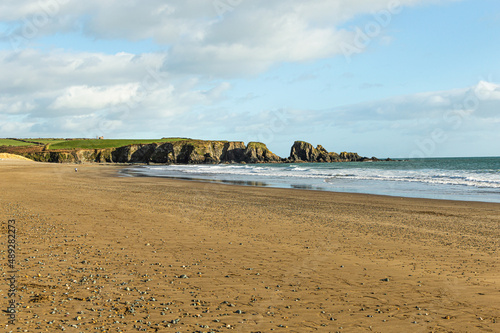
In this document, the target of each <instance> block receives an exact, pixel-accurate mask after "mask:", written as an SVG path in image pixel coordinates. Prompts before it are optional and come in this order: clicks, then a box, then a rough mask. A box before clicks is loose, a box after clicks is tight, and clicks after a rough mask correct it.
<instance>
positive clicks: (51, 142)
mask: <svg viewBox="0 0 500 333" xmlns="http://www.w3.org/2000/svg"><path fill="white" fill-rule="evenodd" d="M29 141H33V142H38V143H41V144H42V145H46V144H55V143H59V142H66V141H67V140H65V139H30V140H29Z"/></svg>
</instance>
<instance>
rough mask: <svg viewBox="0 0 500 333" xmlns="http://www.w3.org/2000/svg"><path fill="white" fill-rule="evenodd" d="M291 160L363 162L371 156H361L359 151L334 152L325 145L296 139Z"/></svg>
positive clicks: (291, 152)
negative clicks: (314, 145) (314, 144)
mask: <svg viewBox="0 0 500 333" xmlns="http://www.w3.org/2000/svg"><path fill="white" fill-rule="evenodd" d="M288 160H289V161H290V162H326V163H329V162H361V161H368V160H370V159H369V158H366V157H361V156H359V155H358V154H357V153H346V152H343V153H340V155H339V154H337V153H333V152H328V151H327V150H326V149H325V148H323V146H321V145H318V146H317V147H316V148H314V147H313V145H311V144H310V143H308V142H304V141H295V143H294V144H293V146H292V149H291V151H290V157H289V158H288Z"/></svg>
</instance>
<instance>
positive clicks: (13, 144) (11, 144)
mask: <svg viewBox="0 0 500 333" xmlns="http://www.w3.org/2000/svg"><path fill="white" fill-rule="evenodd" d="M33 145H34V143H28V142H23V141H18V140H12V139H0V146H9V147H22V146H33Z"/></svg>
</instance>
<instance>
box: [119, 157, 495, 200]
mask: <svg viewBox="0 0 500 333" xmlns="http://www.w3.org/2000/svg"><path fill="white" fill-rule="evenodd" d="M122 173H123V176H149V177H164V178H177V179H186V180H193V181H203V182H216V183H225V184H235V185H247V186H261V187H278V188H294V189H302V190H314V191H333V192H347V193H367V194H378V195H389V196H397V197H412V198H428V199H446V200H463V201H482V202H496V203H500V157H467V158H424V159H409V160H395V161H380V162H341V163H283V164H216V165H206V164H203V165H142V166H133V167H131V168H127V169H124V170H123V171H122Z"/></svg>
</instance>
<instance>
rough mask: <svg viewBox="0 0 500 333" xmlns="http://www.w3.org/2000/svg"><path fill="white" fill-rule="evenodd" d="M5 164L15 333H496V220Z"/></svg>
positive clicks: (487, 213)
mask: <svg viewBox="0 0 500 333" xmlns="http://www.w3.org/2000/svg"><path fill="white" fill-rule="evenodd" d="M77 167H78V172H75V171H74V168H75V165H59V164H44V163H35V162H28V161H10V160H2V161H0V180H1V190H0V221H1V223H2V232H1V233H0V234H1V244H0V246H1V248H0V251H1V253H2V259H1V260H2V265H1V268H2V277H3V279H2V284H1V285H0V290H1V294H2V296H3V297H2V299H3V302H2V310H5V309H6V308H7V305H8V304H7V303H8V299H7V291H8V289H9V287H8V285H7V282H6V281H5V278H6V277H7V276H8V273H7V271H8V259H7V221H8V220H9V219H15V220H16V222H15V224H16V228H17V235H16V236H17V237H16V242H17V243H16V268H17V269H18V274H17V276H16V285H17V287H16V288H17V293H16V295H17V296H16V297H17V298H18V301H19V302H20V307H19V308H18V313H17V314H16V324H15V325H8V326H6V325H7V324H8V314H7V313H6V312H5V311H2V315H1V316H0V326H2V329H3V328H4V327H6V329H5V331H6V332H8V331H12V332H23V331H24V332H34V331H37V332H38V331H40V332H58V331H63V330H64V331H66V332H104V331H109V332H229V331H234V332H270V331H276V332H364V331H366V332H479V331H480V332H499V331H500V323H499V322H500V301H499V300H500V267H499V262H498V258H499V257H498V248H499V240H500V204H492V203H480V202H459V201H440V200H424V199H409V198H397V197H384V196H372V195H360V194H344V193H331V192H318V191H307V190H289V189H275V188H258V187H243V186H234V185H221V184H211V183H201V182H190V181H180V180H169V179H159V178H147V177H142V178H139V177H118V174H117V172H118V170H119V168H120V167H119V166H115V165H90V164H89V165H78V166H77Z"/></svg>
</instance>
